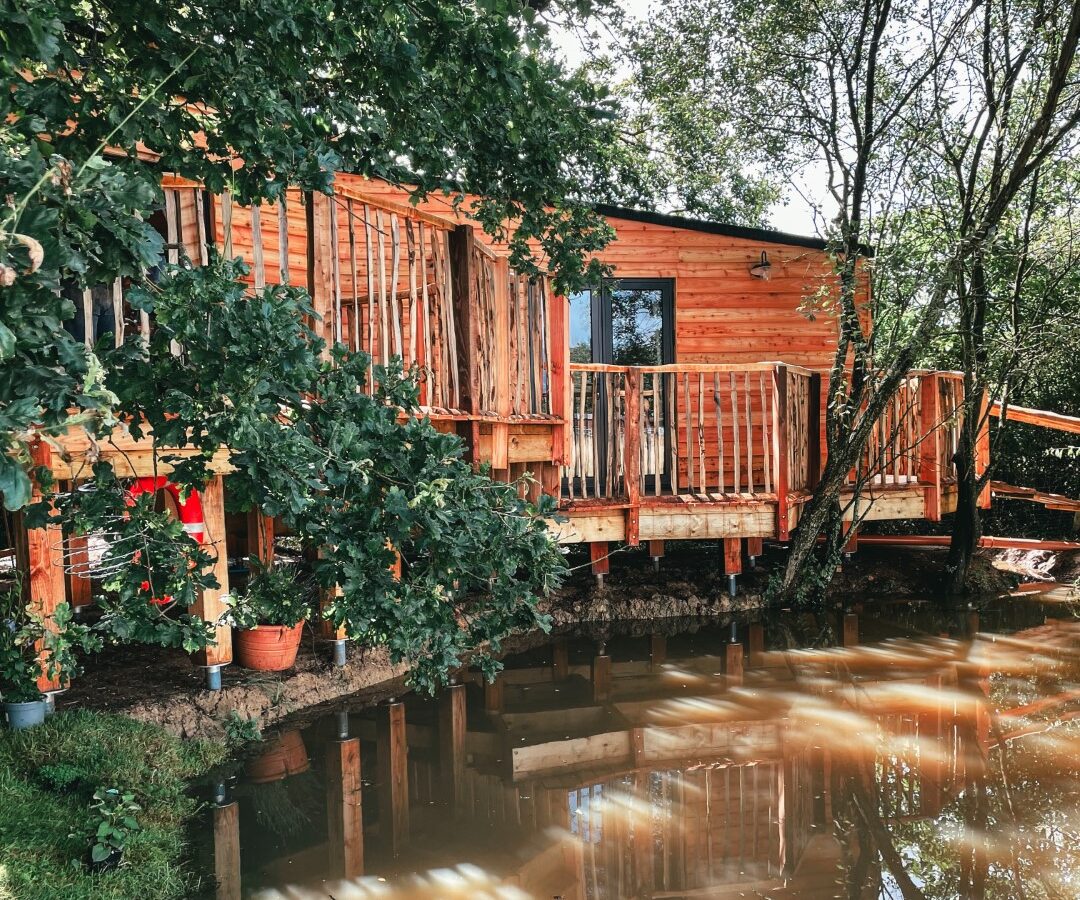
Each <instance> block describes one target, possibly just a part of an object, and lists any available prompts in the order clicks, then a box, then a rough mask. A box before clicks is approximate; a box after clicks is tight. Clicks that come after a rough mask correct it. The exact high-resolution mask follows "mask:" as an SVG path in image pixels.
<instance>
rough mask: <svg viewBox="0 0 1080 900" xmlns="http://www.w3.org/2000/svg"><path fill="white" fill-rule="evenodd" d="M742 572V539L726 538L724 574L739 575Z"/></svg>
mask: <svg viewBox="0 0 1080 900" xmlns="http://www.w3.org/2000/svg"><path fill="white" fill-rule="evenodd" d="M741 573H742V540H741V539H740V538H724V574H725V575H739V574H741Z"/></svg>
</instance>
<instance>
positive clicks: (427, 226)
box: [24, 174, 989, 668]
mask: <svg viewBox="0 0 1080 900" xmlns="http://www.w3.org/2000/svg"><path fill="white" fill-rule="evenodd" d="M162 184H163V187H164V190H165V198H166V203H165V208H164V210H162V213H161V215H160V216H158V217H157V219H158V220H159V227H160V228H161V230H162V232H163V234H164V235H165V238H166V241H167V246H168V255H169V258H170V260H171V261H174V262H175V261H177V260H179V259H180V258H181V257H182V256H186V257H187V258H188V259H190V260H191V261H192V262H193V263H195V264H202V263H205V262H206V261H207V259H208V251H209V247H210V246H211V245H213V246H216V247H217V248H218V249H219V250H220V251H221V252H223V253H225V254H226V255H228V256H236V255H238V256H241V257H243V259H244V260H245V261H246V262H247V263H248V265H249V266H250V273H249V275H248V276H247V280H248V281H249V282H250V283H251V284H252V286H253V287H254V288H260V287H262V286H264V285H269V284H275V283H285V282H288V283H290V284H295V285H303V286H306V287H307V289H308V290H309V292H310V293H311V296H312V300H313V305H314V307H315V309H316V311H317V312H318V314H319V316H320V318H319V321H318V323H316V327H317V329H318V330H321V332H322V334H323V335H324V336H325V338H326V339H327V341H328V342H331V343H332V342H340V343H343V344H345V345H347V346H348V347H350V348H352V349H354V350H363V351H365V352H367V353H369V354H370V355H371V356H372V358H373V360H374V361H375V362H376V363H385V362H389V361H390V360H391V359H392V358H394V357H400V358H401V359H402V360H403V361H404V363H405V365H406V366H412V365H416V366H417V367H419V370H420V372H421V373H422V380H421V389H420V409H419V410H417V411H413V412H415V413H417V414H423V415H426V416H429V417H430V419H431V421H432V422H433V423H434V424H435V426H436V427H438V428H440V429H442V430H445V431H455V432H457V433H458V434H459V435H460V436H461V437H462V438H463V439H464V441H465V444H466V447H467V450H468V454H469V458H470V459H471V460H473V461H474V462H476V463H488V464H490V466H491V468H492V470H493V473H494V475H495V477H497V478H502V479H512V478H516V477H517V476H519V475H521V474H523V473H524V472H531V473H532V474H533V476H534V477H535V479H536V483H535V486H534V488H533V490H535V491H536V492H539V491H541V490H542V491H544V492H546V493H548V494H552V495H554V496H556V497H558V498H559V501H560V505H561V508H562V511H563V512H564V514H565V516H566V519H567V521H566V522H564V523H561V524H555V523H553V524H552V527H553V529H554V530H555V533H556V534H557V537H558V539H559V540H560V541H562V542H565V543H587V544H588V545H589V546H590V550H591V558H592V561H593V571H594V572H595V573H596V574H597V576H599V577H601V578H602V577H603V575H604V574H605V573H606V572H607V555H608V547H609V544H611V543H612V542H626V543H628V544H630V545H635V546H636V545H638V544H641V543H642V542H648V545H649V551H650V553H651V555H652V556H653V557H659V556H661V555H662V554H663V546H664V542H665V541H669V540H682V539H703V538H708V539H717V540H723V541H724V544H725V554H724V557H725V569H726V571H727V572H728V574H730V575H735V574H736V573H738V572H739V571H741V565H742V561H741V560H742V554H743V551H744V550H745V551H746V552H747V553H748V555H750V556H755V555H757V554H758V553H760V552H761V551H760V545H761V541H762V540H763V539H767V538H768V539H776V540H780V541H783V540H786V539H787V538H788V536H789V534H790V532H791V529H793V528H794V527H795V526H796V525H797V524H798V521H799V513H800V510H801V508H802V504H803V503H804V502H805V501H806V499H807V498H808V497H809V496H810V493H811V491H812V490H813V487H814V485H815V483H816V479H817V477H818V473H819V471H820V466H821V461H822V452H823V451H822V444H823V442H822V439H821V434H822V430H823V413H822V411H823V408H824V404H823V398H822V391H823V385H822V372H823V371H826V372H827V370H828V368H829V367H830V366H831V364H832V358H833V355H834V352H835V340H836V339H835V323H834V321H833V319H832V317H831V314H830V311H829V302H828V301H829V298H830V296H831V292H832V284H833V276H832V273H831V267H830V263H829V259H828V256H827V253H826V249H825V245H824V243H823V242H822V241H820V240H818V239H816V238H810V237H800V236H795V235H788V234H783V233H781V232H776V231H768V230H762V229H753V228H743V227H736V226H729V225H723V224H718V223H714V222H703V221H698V220H693V219H686V218H678V217H674V216H667V215H659V214H656V213H645V212H639V211H634V210H627V209H620V208H614V207H601V208H600V210H599V211H600V212H601V213H602V214H603V215H604V216H606V218H607V219H608V221H609V222H610V223H611V225H612V226H613V228H614V230H615V233H616V239H615V240H614V241H613V242H612V243H611V244H610V245H609V246H608V247H607V248H606V249H605V250H604V251H603V252H602V254H600V259H601V261H602V262H604V263H607V264H609V265H610V267H611V270H612V275H613V277H612V278H610V279H607V280H605V281H604V282H603V283H602V284H598V285H595V286H593V287H592V288H591V289H588V290H584V291H581V292H579V293H576V294H574V295H572V296H570V297H560V296H556V295H555V294H554V292H553V291H552V289H551V284H550V281H549V280H548V279H547V278H545V277H539V278H529V277H527V276H526V275H524V274H522V273H519V272H516V271H515V270H514V269H513V268H511V266H510V264H509V260H508V254H507V251H506V248H505V246H500V245H498V244H496V243H495V242H493V241H492V240H491V239H490V237H489V236H487V235H486V234H484V233H483V232H482V231H481V229H480V228H479V227H478V226H477V224H476V223H475V222H474V221H473V220H471V219H470V218H468V215H467V212H466V211H463V210H467V208H468V203H466V204H464V205H463V207H462V208H455V206H454V205H453V204H452V203H451V202H450V201H449V200H448V199H446V198H443V197H432V198H429V199H428V200H426V201H424V202H422V203H420V204H419V205H418V206H414V205H412V204H411V203H410V202H409V196H408V193H407V192H406V191H405V190H403V189H401V188H397V187H394V186H392V185H390V184H387V183H384V182H378V181H371V180H368V179H364V178H360V177H357V176H351V175H348V174H340V175H338V177H337V180H336V183H335V189H334V194H333V195H332V196H324V195H320V194H304V193H302V192H300V191H297V190H291V191H289V192H288V193H287V194H286V196H285V197H284V198H283V200H282V201H281V202H279V203H277V204H263V205H262V206H261V207H257V208H244V207H241V206H239V205H238V204H236V203H234V202H233V201H232V200H231V199H230V198H229V196H228V195H212V194H210V193H209V192H207V191H205V190H203V189H202V188H201V186H200V185H198V184H196V183H193V182H191V181H186V180H184V179H181V178H176V177H172V176H166V177H165V178H164V179H163V182H162ZM103 287H104V288H107V289H108V291H109V294H110V296H111V298H112V304H113V321H112V323H111V330H112V331H113V333H114V335H115V339H116V340H117V341H123V340H124V336H125V333H131V332H132V331H142V332H144V333H149V330H150V329H151V328H152V327H153V323H152V322H151V320H150V317H149V316H148V315H147V314H146V313H138V312H135V311H133V310H132V309H130V308H129V307H128V305H127V304H126V302H125V300H124V285H123V284H122V283H120V282H119V281H118V282H117V283H116V284H115V285H112V286H103ZM93 293H94V292H92V291H90V290H87V291H85V292H84V295H83V310H82V321H87V322H89V321H92V320H94V319H95V316H94V312H93V305H94V302H95V298H94V296H93ZM99 318H100V317H99ZM105 330H108V329H105ZM83 331H84V332H85V331H86V329H83ZM91 331H92V329H91ZM95 337H100V334H98V335H95V334H93V333H88V334H86V340H87V341H90V340H92V339H94V338H95ZM961 403H962V382H961V379H960V376H958V375H957V374H955V373H947V372H912V373H910V375H909V376H908V378H907V379H906V381H905V382H904V384H903V385H902V387H901V389H900V391H899V392H898V393H897V395H896V397H895V398H894V399H893V402H892V404H891V406H890V407H889V409H888V410H887V411H886V413H885V414H884V415H883V416H882V419H881V421H880V423H879V427H878V429H877V432H876V436H875V439H874V440H873V441H872V442H871V444H870V446H869V447H868V448H867V450H866V453H865V458H864V460H863V470H864V471H865V472H868V473H870V476H871V478H870V484H869V489H868V492H867V500H868V501H870V502H871V506H870V510H869V514H868V518H870V519H928V520H931V521H936V520H937V519H939V518H940V516H941V515H942V514H943V513H947V512H950V511H951V510H952V509H954V508H955V503H956V489H955V483H954V481H953V480H952V472H953V468H952V464H951V458H952V456H953V453H954V451H955V448H956V444H957V438H958V434H959V423H958V415H957V413H958V411H959V410H960V406H961ZM982 447H983V456H982V458H983V461H984V463H985V460H986V452H987V450H986V448H987V442H986V441H983V444H982ZM157 449H161V448H157ZM91 451H92V452H93V453H100V455H101V456H102V457H104V458H106V459H108V460H110V461H111V462H112V463H113V464H114V466H115V467H116V470H117V472H118V473H119V474H121V475H148V474H152V473H167V471H168V467H167V465H165V464H164V463H162V462H161V460H160V459H158V458H157V456H158V454H157V452H156V450H155V448H154V447H153V445H152V443H151V441H149V440H146V439H144V440H143V441H135V440H133V439H132V438H131V437H130V435H127V434H126V433H119V432H118V433H117V434H115V435H113V439H112V441H111V442H110V443H108V444H105V443H103V444H101V445H100V447H93V448H91V447H90V445H89V444H88V442H87V441H86V439H85V437H84V436H83V435H81V434H80V433H78V432H73V433H72V436H71V438H70V440H69V441H68V442H67V445H66V447H65V452H63V453H54V452H51V451H50V449H49V447H47V446H45V445H41V446H40V447H39V448H38V459H37V462H38V464H45V465H48V466H50V467H51V469H52V471H53V473H54V475H55V476H56V477H57V478H58V479H59V480H61V481H66V482H72V483H74V482H78V481H79V480H81V479H83V478H85V477H87V476H88V475H89V472H90V466H89V465H88V453H89V452H91ZM168 452H169V453H174V452H176V451H174V450H169V451H168ZM215 468H216V471H217V472H218V473H219V476H220V475H221V474H225V473H227V472H228V471H229V459H228V453H227V452H225V451H224V450H223V451H222V453H220V454H219V456H218V457H217V459H216V460H215ZM221 496H222V489H221V485H220V477H219V478H217V479H215V483H213V484H211V485H210V486H209V487H208V490H207V496H205V497H204V498H203V507H204V515H205V517H206V519H207V523H206V524H207V531H208V533H209V534H210V535H212V536H213V535H220V536H221V540H222V541H224V536H225V534H226V529H225V526H224V518H223V517H224V513H223V511H222V509H221ZM986 499H987V501H988V499H989V498H988V496H987V498H986ZM253 534H254V537H253V540H254V541H255V543H254V544H253V546H256V547H259V546H262V547H265V546H267V543H268V542H267V533H266V530H265V527H264V525H260V526H258V527H257V528H256V529H255V531H254V532H253ZM31 537H33V536H31ZM39 537H40V539H37V538H34V539H32V540H29V541H27V542H24V543H25V544H26V545H27V546H29V547H31V548H37V550H38V551H40V552H38V556H40V557H41V558H40V559H34V560H26V561H25V564H26V566H27V571H29V572H31V578H30V581H31V582H32V584H31V586H30V589H31V591H32V592H33V596H35V597H37V598H46V597H51V598H54V599H53V601H51V602H53V603H55V602H59V600H60V599H62V598H63V596H64V593H65V591H64V588H63V581H64V573H63V572H62V571H59V564H58V562H57V560H56V553H55V551H54V550H50V549H49V548H55V547H56V546H57V545H58V543H59V538H58V536H57V535H42V536H39ZM29 552H37V551H34V550H32V551H29ZM218 557H219V560H220V564H219V567H218V571H217V572H216V575H217V577H218V580H219V581H220V582H221V583H222V590H221V592H220V595H219V594H215V595H214V596H206V597H204V600H203V605H202V608H201V609H200V614H202V615H205V616H206V617H207V618H211V619H215V620H216V619H217V618H218V614H219V613H220V611H221V609H222V599H221V598H222V597H223V596H224V594H225V593H227V591H228V578H227V572H226V571H224V570H225V560H226V558H227V553H226V552H224V548H219V553H218ZM68 581H69V585H68V588H67V592H68V594H69V595H70V596H72V599H75V597H74V595H76V594H83V593H85V592H86V591H87V590H88V583H87V582H86V579H80V578H69V579H68ZM45 605H46V607H48V606H49V601H45ZM226 632H227V629H224V628H222V629H221V633H220V634H219V636H218V645H217V646H216V647H214V648H212V649H211V650H210V651H208V662H207V664H208V665H209V666H211V668H213V667H215V666H216V665H218V664H220V663H221V662H228V661H229V660H230V659H231V649H230V647H229V637H228V634H227V633H226Z"/></svg>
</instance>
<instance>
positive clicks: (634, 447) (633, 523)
mask: <svg viewBox="0 0 1080 900" xmlns="http://www.w3.org/2000/svg"><path fill="white" fill-rule="evenodd" d="M640 413H641V370H640V369H638V368H636V367H634V366H630V367H629V368H627V370H626V423H625V429H624V430H625V434H626V456H625V458H624V460H623V475H624V477H625V479H626V500H627V502H628V503H629V504H630V506H629V508H628V509H627V511H626V542H627V543H628V544H629V545H630V546H631V547H636V546H637V545H638V544H639V543H640V541H639V539H638V533H639V518H640V515H641V432H640V431H639V430H638V419H639V418H640Z"/></svg>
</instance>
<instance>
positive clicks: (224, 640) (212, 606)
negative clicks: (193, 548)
mask: <svg viewBox="0 0 1080 900" xmlns="http://www.w3.org/2000/svg"><path fill="white" fill-rule="evenodd" d="M202 507H203V523H204V527H205V529H206V539H207V541H208V542H209V543H210V544H211V545H212V546H213V551H212V552H215V553H216V558H215V560H214V566H213V573H214V577H215V578H216V579H217V583H218V587H216V588H213V589H207V590H204V591H203V592H202V595H201V596H200V597H199V599H198V600H197V601H196V602H195V604H194V605H193V606H192V607H191V612H192V614H193V615H195V616H198V617H199V618H200V619H202V620H203V621H205V622H211V623H214V643H213V644H211V645H210V646H208V647H207V648H206V649H205V650H200V651H199V652H198V653H197V654H195V664H196V665H199V666H204V667H206V686H207V688H208V689H209V690H211V691H218V690H221V667H222V666H226V665H228V664H229V663H231V662H232V656H233V651H232V628H231V627H230V626H228V625H226V624H224V623H223V622H222V619H223V617H224V615H225V613H226V612H227V611H228V605H227V604H226V602H225V598H226V597H227V596H228V595H229V553H228V549H227V547H226V537H225V535H226V532H225V486H224V481H223V480H222V477H221V476H220V475H214V476H213V477H212V478H211V479H210V480H209V481H208V482H207V483H206V487H205V488H203V491H202Z"/></svg>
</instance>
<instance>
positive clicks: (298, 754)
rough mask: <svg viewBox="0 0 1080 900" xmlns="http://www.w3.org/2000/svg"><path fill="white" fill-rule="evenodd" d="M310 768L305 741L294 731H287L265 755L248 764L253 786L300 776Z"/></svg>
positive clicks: (249, 778)
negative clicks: (291, 776)
mask: <svg viewBox="0 0 1080 900" xmlns="http://www.w3.org/2000/svg"><path fill="white" fill-rule="evenodd" d="M310 767H311V761H310V760H309V759H308V755H307V748H306V747H305V746H304V739H303V738H302V737H301V736H300V732H299V731H297V730H295V729H294V730H292V731H286V732H285V733H284V734H282V735H281V736H280V737H279V738H277V740H275V741H274V742H273V743H272V744H270V746H269V747H267V748H266V751H265V752H264V753H261V754H259V755H258V756H257V757H255V759H253V760H251V761H250V762H249V763H248V764H247V775H248V780H249V781H251V783H252V784H266V783H268V782H271V781H281V779H282V778H288V777H289V776H290V775H299V774H300V773H301V772H306V771H307V770H308V769H309V768H310Z"/></svg>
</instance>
